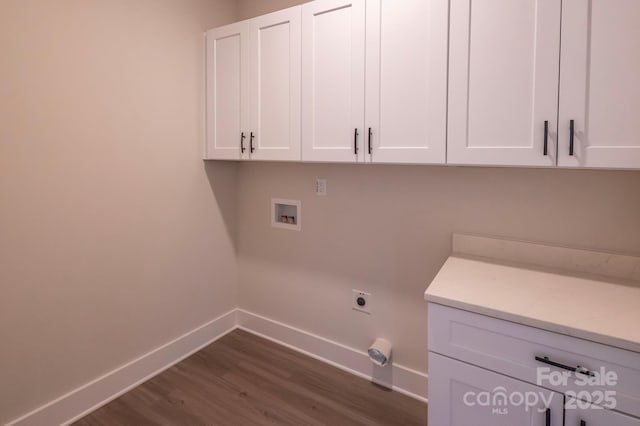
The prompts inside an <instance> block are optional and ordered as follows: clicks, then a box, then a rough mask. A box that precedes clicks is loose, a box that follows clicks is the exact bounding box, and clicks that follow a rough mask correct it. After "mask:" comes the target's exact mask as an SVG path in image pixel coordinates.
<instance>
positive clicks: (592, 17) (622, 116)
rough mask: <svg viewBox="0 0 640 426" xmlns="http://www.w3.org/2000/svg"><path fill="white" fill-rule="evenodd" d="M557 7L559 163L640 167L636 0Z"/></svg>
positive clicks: (574, 1)
mask: <svg viewBox="0 0 640 426" xmlns="http://www.w3.org/2000/svg"><path fill="white" fill-rule="evenodd" d="M562 8H563V11H562V55H561V68H560V147H559V157H558V164H559V165H560V166H569V167H576V166H584V167H612V168H640V84H639V83H638V81H639V78H640V26H638V22H640V2H639V1H638V0H590V1H585V0H563V2H562ZM572 120H573V128H574V132H573V152H571V151H572V150H571V146H570V145H571V139H572V138H571V132H570V128H571V121H572ZM572 154H573V155H572Z"/></svg>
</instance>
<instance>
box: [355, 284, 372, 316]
mask: <svg viewBox="0 0 640 426" xmlns="http://www.w3.org/2000/svg"><path fill="white" fill-rule="evenodd" d="M352 299H353V300H352V305H351V308H352V309H353V310H356V311H360V312H364V313H365V314H371V294H370V293H365V292H364V291H360V290H355V289H354V290H353V297H352Z"/></svg>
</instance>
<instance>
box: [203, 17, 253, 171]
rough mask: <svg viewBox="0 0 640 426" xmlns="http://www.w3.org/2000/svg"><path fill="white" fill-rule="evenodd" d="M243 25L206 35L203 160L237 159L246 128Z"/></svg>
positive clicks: (245, 25) (246, 48)
mask: <svg viewBox="0 0 640 426" xmlns="http://www.w3.org/2000/svg"><path fill="white" fill-rule="evenodd" d="M247 53H248V27H247V23H246V22H239V23H236V24H231V25H227V26H224V27H220V28H216V29H213V30H209V31H207V117H206V120H207V126H206V127H207V132H206V133H207V143H206V146H205V153H204V157H205V159H223V160H237V159H240V156H241V152H240V139H241V136H242V133H243V132H244V131H245V130H244V129H245V128H246V127H247V125H248V120H249V118H248V114H247V113H248V111H247V98H248V93H247V78H248V54H247Z"/></svg>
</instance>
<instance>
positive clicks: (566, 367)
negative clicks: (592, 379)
mask: <svg viewBox="0 0 640 426" xmlns="http://www.w3.org/2000/svg"><path fill="white" fill-rule="evenodd" d="M536 361H538V362H541V363H543V364H548V365H553V366H554V367H558V368H562V369H563V370H568V371H573V372H574V373H580V374H584V375H585V376H595V373H594V372H593V371H589V370H587V369H586V368H584V367H580V366H577V367H571V366H570V365H564V364H560V363H559V362H555V361H551V360H550V359H549V357H546V356H545V357H539V356H537V357H536Z"/></svg>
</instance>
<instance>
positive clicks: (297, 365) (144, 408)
mask: <svg viewBox="0 0 640 426" xmlns="http://www.w3.org/2000/svg"><path fill="white" fill-rule="evenodd" d="M426 423H427V406H426V404H424V403H422V402H420V401H416V400H414V399H412V398H409V397H407V396H404V395H401V394H399V393H397V392H391V391H389V390H387V389H384V388H382V387H379V386H376V385H374V384H372V383H371V382H369V381H367V380H364V379H361V378H359V377H356V376H353V375H351V374H349V373H346V372H344V371H342V370H339V369H337V368H335V367H332V366H330V365H327V364H324V363H322V362H320V361H317V360H314V359H313V358H309V357H307V356H305V355H302V354H300V353H298V352H295V351H293V350H291V349H288V348H285V347H283V346H280V345H277V344H275V343H273V342H270V341H268V340H265V339H262V338H259V337H257V336H254V335H252V334H250V333H247V332H245V331H241V330H235V331H233V332H232V333H230V334H228V335H226V336H225V337H223V338H222V339H220V340H218V341H217V342H215V343H213V344H211V345H209V346H207V347H206V348H204V349H203V350H201V351H199V352H197V353H196V354H194V355H192V356H191V357H189V358H187V359H185V360H184V361H182V362H180V363H178V364H176V365H175V366H173V367H171V368H170V369H168V370H166V371H165V372H163V373H161V374H160V375H158V376H156V377H154V378H153V379H151V380H149V381H147V382H146V383H144V384H142V385H140V386H138V387H137V388H135V389H133V390H132V391H130V392H128V393H126V394H125V395H123V396H121V397H120V398H118V399H116V400H114V401H112V402H111V403H109V404H107V405H105V406H104V407H102V408H100V409H98V410H97V411H95V412H93V413H91V414H89V415H88V416H86V417H84V418H83V419H81V420H79V421H78V422H76V423H75V425H77V426H93V425H136V426H143V425H234V426H235V425H274V424H277V425H403V426H409V425H426Z"/></svg>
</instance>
